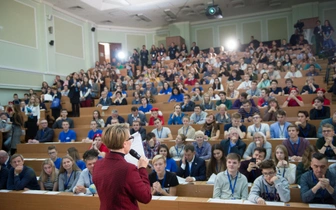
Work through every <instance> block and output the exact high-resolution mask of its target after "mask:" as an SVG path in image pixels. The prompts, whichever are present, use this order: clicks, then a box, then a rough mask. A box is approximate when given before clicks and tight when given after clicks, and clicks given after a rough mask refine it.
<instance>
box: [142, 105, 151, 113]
mask: <svg viewBox="0 0 336 210" xmlns="http://www.w3.org/2000/svg"><path fill="white" fill-rule="evenodd" d="M152 108H153V106H152V105H151V104H147V107H146V108H144V107H143V106H140V107H139V111H142V112H143V113H146V112H149V111H150V110H152Z"/></svg>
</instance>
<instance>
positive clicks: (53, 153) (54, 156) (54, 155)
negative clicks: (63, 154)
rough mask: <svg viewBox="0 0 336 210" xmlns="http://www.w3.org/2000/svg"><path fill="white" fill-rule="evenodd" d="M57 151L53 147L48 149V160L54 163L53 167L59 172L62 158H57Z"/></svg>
mask: <svg viewBox="0 0 336 210" xmlns="http://www.w3.org/2000/svg"><path fill="white" fill-rule="evenodd" d="M57 154H58V153H57V149H56V147H55V146H54V145H52V146H49V147H48V155H49V158H50V159H51V160H52V161H53V162H54V165H55V167H56V168H57V169H58V170H59V169H60V167H61V162H62V158H59V157H57Z"/></svg>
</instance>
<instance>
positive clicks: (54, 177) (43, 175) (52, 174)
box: [40, 158, 57, 183]
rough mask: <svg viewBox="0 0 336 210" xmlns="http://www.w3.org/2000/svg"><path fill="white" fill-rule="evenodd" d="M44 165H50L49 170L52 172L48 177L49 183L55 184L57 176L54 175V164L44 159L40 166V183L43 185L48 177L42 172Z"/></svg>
mask: <svg viewBox="0 0 336 210" xmlns="http://www.w3.org/2000/svg"><path fill="white" fill-rule="evenodd" d="M45 165H50V166H51V168H52V171H51V175H50V181H51V182H52V183H55V182H57V174H56V168H55V164H54V162H53V161H52V160H51V159H49V158H48V159H45V160H44V161H43V162H42V165H41V168H42V170H41V175H40V182H42V183H44V182H46V181H47V180H48V177H49V175H48V174H47V173H46V172H45V171H44V166H45Z"/></svg>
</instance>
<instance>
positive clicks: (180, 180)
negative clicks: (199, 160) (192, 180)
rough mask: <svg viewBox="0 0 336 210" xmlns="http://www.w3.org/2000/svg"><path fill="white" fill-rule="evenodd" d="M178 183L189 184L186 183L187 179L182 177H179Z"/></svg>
mask: <svg viewBox="0 0 336 210" xmlns="http://www.w3.org/2000/svg"><path fill="white" fill-rule="evenodd" d="M177 181H178V182H179V184H188V182H186V179H184V178H182V177H180V176H177Z"/></svg>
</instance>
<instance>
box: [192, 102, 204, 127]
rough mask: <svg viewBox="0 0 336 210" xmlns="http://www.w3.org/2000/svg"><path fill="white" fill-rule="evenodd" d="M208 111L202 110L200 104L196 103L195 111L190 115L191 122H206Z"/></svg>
mask: <svg viewBox="0 0 336 210" xmlns="http://www.w3.org/2000/svg"><path fill="white" fill-rule="evenodd" d="M207 114H208V113H207V112H204V111H202V109H201V106H200V105H195V108H194V113H192V114H191V116H190V123H191V124H204V123H205V120H206V116H207Z"/></svg>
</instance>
